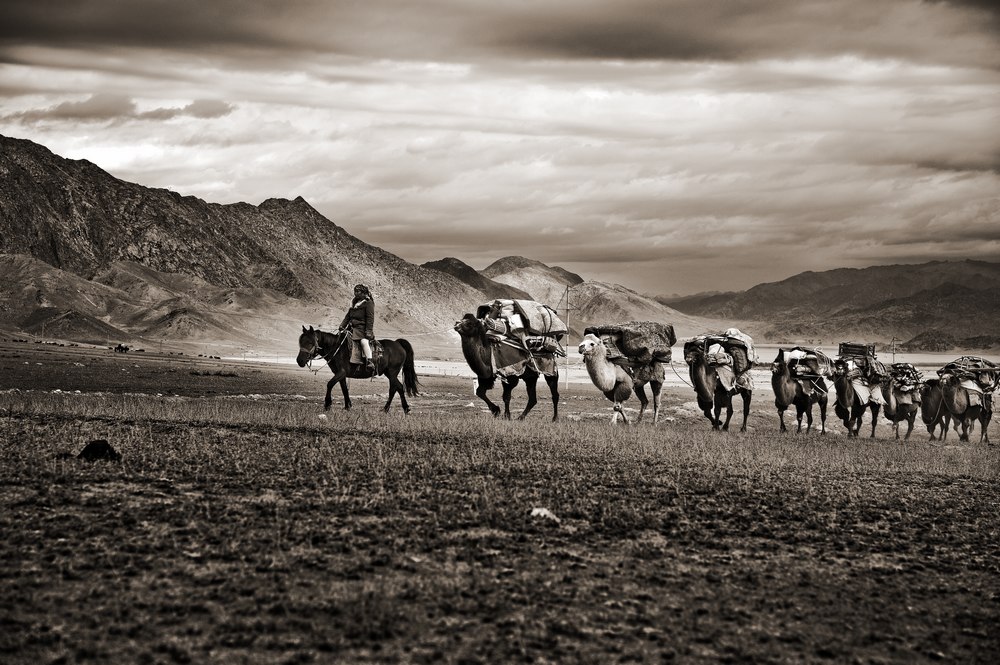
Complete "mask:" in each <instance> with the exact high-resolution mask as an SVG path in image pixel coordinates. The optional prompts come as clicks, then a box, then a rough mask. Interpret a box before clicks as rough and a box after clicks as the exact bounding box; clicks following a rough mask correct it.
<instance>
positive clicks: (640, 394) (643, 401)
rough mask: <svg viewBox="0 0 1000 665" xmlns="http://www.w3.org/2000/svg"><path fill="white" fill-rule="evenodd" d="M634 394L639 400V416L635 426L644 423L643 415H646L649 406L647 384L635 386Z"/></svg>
mask: <svg viewBox="0 0 1000 665" xmlns="http://www.w3.org/2000/svg"><path fill="white" fill-rule="evenodd" d="M632 392H634V393H635V396H636V397H637V398H639V416H638V417H637V418H636V419H635V424H636V425H638V424H639V423H641V422H642V414H644V413H646V407H647V406H649V398H648V397H646V386H645V384H641V383H637V384H635V386H634V387H633V388H632Z"/></svg>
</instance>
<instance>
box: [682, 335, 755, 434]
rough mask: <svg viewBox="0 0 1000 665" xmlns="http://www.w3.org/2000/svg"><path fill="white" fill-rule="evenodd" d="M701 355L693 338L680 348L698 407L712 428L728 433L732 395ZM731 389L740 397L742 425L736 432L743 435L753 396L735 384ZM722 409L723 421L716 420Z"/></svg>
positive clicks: (702, 348)
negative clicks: (696, 397)
mask: <svg viewBox="0 0 1000 665" xmlns="http://www.w3.org/2000/svg"><path fill="white" fill-rule="evenodd" d="M705 354H706V350H705V343H704V340H699V339H697V338H696V339H693V340H690V341H688V342H687V343H686V344H685V345H684V360H685V362H687V364H688V371H689V374H690V376H691V383H692V384H693V386H694V391H695V394H696V395H697V396H698V408H700V409H701V410H702V412H703V413H704V414H705V417H706V418H708V421H709V422H710V423H712V429H714V430H722V431H724V432H725V431H729V421H730V420H732V418H733V394H732V393H730V392H729V391H728V390H726V388H725V386H724V385H722V382H721V381H719V375H718V372H717V371H716V368H715V366H713V365H710V364H709V363H708V360H707V358H706V357H705ZM734 390H735V391H736V392H738V393H739V395H740V397H741V398H743V425H742V426H741V427H740V431H741V432H745V431H747V417H748V416H749V415H750V399H751V397H752V396H753V391H752V390H751V389H750V388H747V387H745V386H740V385H739V384H737V386H736V388H735V389H734ZM722 407H725V408H726V420H725V422H723V421H722V419H721V418H720V417H719V416H720V414H721V413H722Z"/></svg>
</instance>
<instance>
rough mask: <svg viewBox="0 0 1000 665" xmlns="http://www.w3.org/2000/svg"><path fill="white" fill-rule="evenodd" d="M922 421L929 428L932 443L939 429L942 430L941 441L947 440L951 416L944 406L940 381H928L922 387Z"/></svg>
mask: <svg viewBox="0 0 1000 665" xmlns="http://www.w3.org/2000/svg"><path fill="white" fill-rule="evenodd" d="M920 419H921V420H923V421H924V425H926V426H927V431H928V433H930V435H931V441H934V440H935V436H934V432H935V431H936V430H937V428H938V427H940V428H941V440H942V441H945V440H947V438H948V428H949V427H951V414H950V413H948V409H947V408H945V405H944V394H943V393H942V392H941V380H940V379H927V380H926V381H924V383H923V385H922V386H920Z"/></svg>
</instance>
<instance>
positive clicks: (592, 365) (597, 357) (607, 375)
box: [580, 334, 659, 425]
mask: <svg viewBox="0 0 1000 665" xmlns="http://www.w3.org/2000/svg"><path fill="white" fill-rule="evenodd" d="M580 353H581V354H582V355H583V362H584V364H586V365H587V374H589V375H590V380H591V381H593V382H594V385H595V386H597V389H598V390H600V391H601V392H602V393H604V396H605V397H607V398H608V399H609V400H611V402H612V403H613V404H614V413H613V414H612V416H611V424H612V425H614V424H615V423H617V422H618V416H619V414H620V415H621V417H622V419H623V420H624V421H625V423H626V424H627V423H628V416H626V415H625V411H624V409H622V402H624V401H625V400H627V399H628V398H629V395H631V394H632V389H633V387H634V385H635V384H634V382H633V380H632V375H630V374H629V373H628V372H626V371H625V368H623V367H621V366H620V365H616V364H614V363H613V362H611V361H609V360H608V349H607V347H605V346H604V342H602V341H601V338H600V337H598V336H597V335H592V334H587V335H584V336H583V340H582V341H581V342H580ZM658 392H659V391H657V394H656V395H655V397H654V406H653V411H654V416H653V419H654V421H655V419H656V415H655V414H656V412H657V411H659V408H658V404H657V403H658V402H659V394H658ZM645 406H646V405H645V404H643V409H645ZM640 416H641V414H640Z"/></svg>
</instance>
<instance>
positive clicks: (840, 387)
mask: <svg viewBox="0 0 1000 665" xmlns="http://www.w3.org/2000/svg"><path fill="white" fill-rule="evenodd" d="M833 385H834V387H835V388H836V389H837V404H840V405H841V406H842V407H844V408H845V409H850V408H851V406H852V405H853V402H854V386H853V385H852V384H851V380H850V379H849V378H847V377H846V376H838V377H837V378H836V379H835V380H834V382H833Z"/></svg>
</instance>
